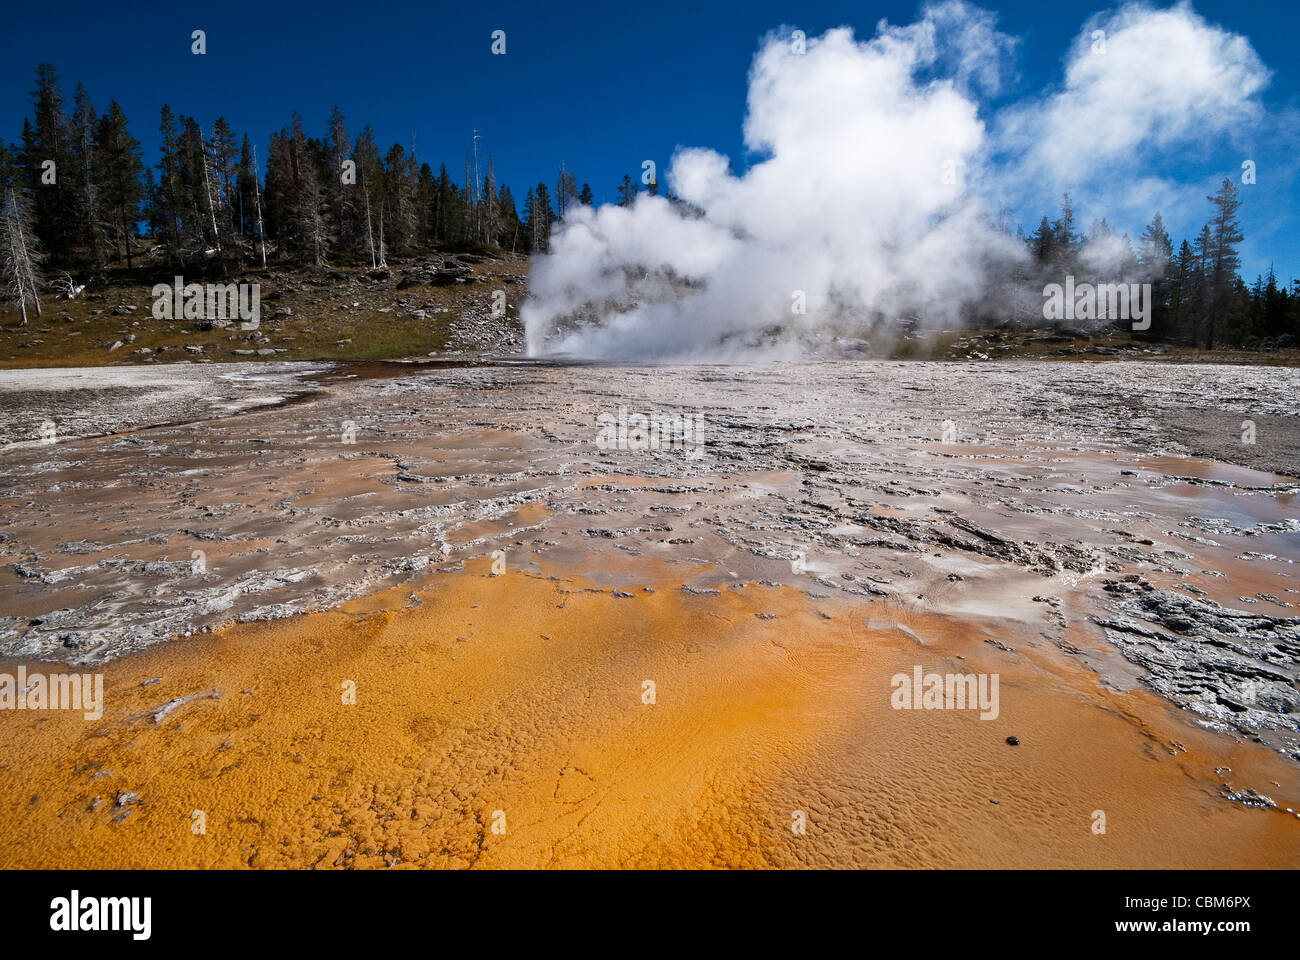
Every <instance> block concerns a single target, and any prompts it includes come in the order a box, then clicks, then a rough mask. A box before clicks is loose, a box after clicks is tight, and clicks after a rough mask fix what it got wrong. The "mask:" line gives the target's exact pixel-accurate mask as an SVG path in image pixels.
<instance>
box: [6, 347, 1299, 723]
mask: <svg viewBox="0 0 1300 960" xmlns="http://www.w3.org/2000/svg"><path fill="white" fill-rule="evenodd" d="M356 370H357V372H360V373H362V374H364V375H362V376H354V375H352V374H351V373H350V372H349V371H348V370H346V369H340V370H338V371H336V372H335V373H334V374H331V375H328V376H324V377H316V378H314V382H313V383H311V384H310V385H307V384H304V383H302V382H301V381H300V380H295V379H294V378H295V376H299V375H300V374H301V372H302V371H291V370H285V369H282V368H280V367H278V366H277V365H272V364H266V365H249V369H248V370H247V371H242V372H241V371H232V370H231V369H230V368H228V367H227V368H221V369H220V370H216V369H214V368H190V369H187V370H183V371H179V370H173V371H168V373H169V376H170V382H169V384H167V385H163V384H160V383H159V382H157V381H156V380H154V379H151V378H157V377H159V376H160V371H157V370H140V371H134V370H132V371H114V374H113V375H114V378H115V379H114V381H113V382H112V383H111V384H109V385H108V386H107V387H105V388H104V389H108V390H110V391H112V392H111V399H109V400H108V401H107V402H106V403H103V404H101V403H100V402H99V401H95V402H89V403H88V402H87V400H86V398H85V396H84V395H82V394H80V393H76V392H75V390H76V389H85V388H86V384H85V383H84V382H82V381H79V380H77V379H76V378H68V380H67V386H68V388H69V392H68V393H67V395H66V396H62V397H60V391H59V390H58V384H57V378H56V377H54V375H53V374H49V375H46V376H45V377H44V379H43V380H41V382H40V383H39V384H32V385H29V387H30V388H31V389H32V390H37V388H38V387H39V390H38V391H37V392H36V393H32V394H31V396H32V398H33V399H32V400H31V405H32V406H31V409H30V410H29V411H25V410H24V407H23V403H24V400H23V396H24V393H23V390H22V389H20V388H15V385H14V384H13V383H10V384H8V387H9V388H10V389H9V390H8V392H7V393H6V401H5V403H6V408H5V415H6V417H7V422H8V423H10V424H19V423H22V422H27V421H30V420H32V419H34V418H36V417H41V416H50V417H52V418H53V419H55V420H56V421H57V422H60V423H62V422H64V421H65V420H75V421H76V422H77V423H78V424H79V431H78V432H83V433H94V432H97V431H96V429H95V427H96V425H97V424H96V419H97V417H98V418H100V419H103V420H105V421H106V422H105V423H104V424H102V425H101V426H102V428H103V429H112V430H116V431H120V432H121V434H120V435H118V436H112V437H100V438H98V439H80V440H59V441H58V442H55V443H53V444H49V445H42V444H40V443H28V444H23V445H21V446H17V447H11V448H9V449H8V450H7V451H6V453H5V457H4V460H3V464H2V465H0V472H2V473H3V479H4V499H3V500H0V518H3V520H4V528H5V531H6V532H5V533H4V534H3V538H4V539H3V541H0V576H3V577H4V578H5V579H6V581H7V582H6V583H4V585H3V591H2V592H0V616H2V617H3V619H0V652H3V653H5V654H9V655H17V656H26V657H40V658H56V659H71V660H74V661H78V662H95V661H102V660H106V659H111V658H113V657H115V656H117V655H119V654H121V653H124V652H127V651H130V650H135V649H139V648H141V647H143V646H147V645H149V644H153V643H157V642H160V641H164V640H166V639H168V638H169V637H172V636H177V635H184V634H188V633H192V632H194V631H196V630H208V629H213V628H215V627H219V626H221V625H223V624H226V623H230V622H233V621H238V620H261V619H276V618H280V617H285V616H290V615H293V614H296V613H301V612H306V611H313V610H322V609H327V608H330V607H333V606H335V605H337V604H339V603H341V602H343V601H345V600H347V599H349V598H352V597H356V596H359V595H362V594H366V593H371V592H374V591H376V590H379V589H383V588H385V587H388V586H393V585H396V584H399V583H408V582H416V581H422V580H425V579H427V578H429V577H430V576H434V575H435V574H436V572H437V571H439V570H454V569H459V568H460V566H461V564H462V562H463V561H464V560H465V559H467V558H471V557H479V556H486V555H487V554H488V553H490V552H491V551H493V550H497V549H500V550H504V551H506V554H507V556H508V558H509V563H510V566H511V568H512V569H519V568H522V569H526V570H533V571H536V570H538V569H539V567H538V564H539V563H541V562H543V561H545V562H547V563H550V564H562V565H565V566H566V567H569V568H571V569H574V570H575V571H578V572H581V573H582V574H584V575H589V576H592V577H594V578H596V579H597V580H601V579H608V578H609V577H611V576H613V574H612V573H611V572H610V571H611V570H613V569H625V568H626V565H628V564H632V565H635V564H636V563H637V561H638V558H651V557H653V558H656V559H662V560H667V561H669V562H673V563H679V564H682V565H683V569H686V568H687V567H688V566H689V568H690V569H691V570H693V571H698V570H700V569H704V570H706V571H707V572H706V573H703V574H700V573H698V572H696V573H692V574H691V575H690V576H689V577H686V576H685V575H684V579H689V580H690V581H691V582H690V583H689V584H687V585H688V586H690V587H691V588H692V589H700V590H716V589H718V588H719V587H720V586H722V585H726V584H729V583H732V582H734V581H736V580H744V579H751V580H754V581H760V582H769V583H786V584H792V585H796V586H799V587H802V588H803V589H804V590H805V591H807V592H808V593H809V595H810V596H819V595H822V596H824V595H830V594H839V595H843V596H845V597H853V598H859V599H860V600H861V601H862V602H864V603H876V604H881V605H884V606H890V607H894V606H902V607H911V608H916V609H921V610H925V611H927V612H936V613H945V614H949V615H952V616H954V617H964V616H970V615H978V616H1000V617H1003V618H1005V619H1006V621H1007V623H1008V628H1007V634H1006V636H1005V637H1002V638H993V640H992V641H991V642H996V643H998V644H1001V645H1003V646H1005V647H1006V648H1008V649H1011V648H1014V647H1015V646H1016V645H1017V644H1018V643H1019V642H1021V639H1019V638H1017V637H1016V636H1015V635H1014V634H1016V633H1018V632H1023V631H1025V630H1028V631H1029V634H1030V635H1033V634H1034V633H1035V632H1037V633H1038V634H1040V635H1041V636H1043V637H1046V638H1048V639H1049V640H1050V641H1051V642H1052V643H1054V644H1056V645H1058V646H1060V647H1061V648H1062V649H1064V650H1066V651H1067V652H1071V653H1077V638H1074V639H1069V640H1067V633H1068V632H1069V631H1071V630H1073V629H1075V628H1076V625H1077V624H1078V623H1079V622H1080V621H1082V622H1084V623H1086V622H1087V621H1086V620H1083V618H1085V617H1087V616H1093V617H1095V618H1097V619H1098V620H1100V621H1102V622H1103V623H1104V626H1105V630H1106V633H1105V636H1106V637H1107V638H1108V639H1109V640H1110V642H1111V643H1112V644H1113V645H1114V647H1115V648H1116V649H1118V651H1120V652H1121V653H1122V654H1123V657H1124V658H1125V659H1126V660H1127V661H1128V662H1129V663H1131V664H1136V665H1137V666H1139V667H1141V668H1142V670H1143V671H1145V672H1146V673H1147V677H1146V682H1147V683H1148V684H1149V685H1150V686H1151V687H1152V688H1153V689H1155V690H1157V691H1159V692H1160V693H1162V694H1163V695H1165V696H1167V697H1169V698H1170V699H1171V700H1173V701H1174V702H1175V703H1178V704H1179V705H1180V706H1186V707H1188V708H1189V709H1193V710H1197V712H1199V713H1201V714H1202V715H1204V716H1205V717H1206V718H1207V719H1209V720H1211V721H1213V722H1215V723H1232V724H1234V725H1236V726H1243V725H1244V726H1245V727H1246V728H1248V729H1251V730H1255V729H1259V730H1265V731H1267V730H1273V731H1281V730H1289V731H1294V730H1295V729H1296V721H1297V717H1300V711H1298V710H1296V709H1294V704H1295V686H1294V685H1295V675H1296V660H1297V656H1296V640H1295V623H1294V621H1293V620H1290V619H1271V618H1270V615H1268V614H1262V611H1264V610H1268V611H1271V614H1273V615H1277V616H1281V617H1285V616H1286V615H1287V611H1288V610H1289V609H1290V608H1291V604H1292V603H1294V602H1296V601H1297V600H1300V592H1298V591H1297V581H1296V580H1295V579H1294V575H1293V572H1292V571H1293V561H1294V559H1295V558H1296V556H1297V553H1298V551H1297V543H1296V538H1297V536H1298V535H1300V534H1298V533H1297V529H1298V528H1300V524H1297V522H1296V520H1295V519H1294V509H1293V506H1292V505H1293V504H1294V502H1295V497H1296V495H1297V493H1298V492H1300V484H1297V483H1295V482H1292V481H1289V480H1287V479H1286V478H1283V477H1279V476H1275V475H1272V474H1265V473H1260V472H1257V471H1255V470H1249V469H1244V468H1238V467H1231V466H1226V465H1224V464H1221V463H1214V462H1211V461H1205V460H1193V459H1185V458H1181V457H1179V456H1177V454H1178V448H1177V446H1176V444H1175V443H1174V441H1172V440H1171V439H1170V438H1169V437H1170V434H1169V431H1168V430H1166V429H1164V428H1163V427H1162V424H1164V423H1167V422H1169V420H1170V418H1171V417H1174V416H1177V417H1181V418H1183V419H1189V418H1191V419H1194V418H1195V417H1196V415H1197V410H1207V411H1217V412H1218V413H1220V414H1222V415H1224V416H1230V417H1231V419H1233V420H1236V419H1237V418H1239V417H1246V416H1249V415H1257V416H1260V417H1269V418H1272V419H1270V420H1268V421H1262V422H1267V424H1268V428H1267V429H1262V428H1261V431H1260V435H1259V437H1258V439H1257V445H1262V446H1267V445H1268V444H1270V443H1275V444H1277V445H1278V446H1280V447H1284V446H1285V443H1290V442H1293V441H1294V436H1293V434H1295V433H1297V432H1300V431H1297V430H1296V429H1295V424H1296V422H1297V417H1296V415H1295V414H1296V411H1295V403H1294V397H1295V396H1296V395H1297V393H1300V391H1298V390H1297V387H1300V374H1298V373H1297V372H1295V371H1292V370H1286V369H1280V368H1259V367H1255V368H1230V367H1206V366H1199V367H1194V368H1181V367H1174V366H1161V367H1158V368H1152V367H1143V366H1141V365H1137V364H1123V363H1116V364H1108V365H1105V366H1096V365H1093V366H1086V365H1078V366H1074V365H1064V364H1052V365H1046V364H1036V363H1003V364H998V365H997V366H995V367H994V366H977V365H967V364H940V363H898V362H873V361H867V362H848V363H834V364H829V363H827V364H788V365H775V366H770V367H763V368H757V367H735V366H700V367H671V368H670V367H656V368H648V367H612V366H600V365H589V366H565V365H562V364H556V363H537V364H532V363H518V362H515V363H503V364H500V365H496V366H483V367H475V368H451V369H449V368H437V369H417V368H413V367H410V366H402V365H393V366H392V367H390V368H388V369H387V370H386V371H385V372H384V375H382V376H376V375H375V369H374V368H373V367H371V368H356ZM133 378H134V379H133ZM178 378H179V379H178ZM1193 379H1194V382H1193ZM295 384H296V386H295ZM308 386H309V387H310V389H311V390H312V391H314V392H313V393H307V389H308ZM19 387H21V385H19ZM160 395H165V396H166V397H170V398H171V399H166V400H162V401H160V400H158V399H157V398H158V397H159V396H160ZM285 395H297V396H300V399H299V402H297V403H296V404H294V405H292V406H287V407H285V406H280V407H273V408H272V407H266V406H263V407H258V406H257V405H256V403H257V402H258V400H259V398H260V400H261V401H262V402H265V401H266V399H267V397H268V396H273V397H275V398H282V397H283V396H285ZM150 397H153V398H155V399H154V400H150V399H149V398H150ZM177 398H179V399H177ZM159 403H163V404H164V405H165V406H167V408H168V409H169V410H171V411H172V412H173V413H174V412H176V411H177V410H178V409H180V410H186V409H188V410H189V411H191V412H192V413H193V415H194V416H195V417H196V418H198V419H196V420H195V422H192V423H173V424H171V425H167V426H162V427H156V428H150V429H133V428H132V426H131V424H133V423H134V424H148V423H153V422H157V412H158V409H159ZM620 409H624V410H625V411H626V413H627V415H629V416H631V415H635V414H637V413H642V414H645V415H647V417H650V416H652V415H654V416H659V415H662V416H663V417H674V416H676V417H681V416H690V417H698V418H699V422H700V424H702V427H701V429H700V431H699V434H698V436H697V437H695V441H696V442H692V443H691V444H690V445H685V446H683V445H681V444H674V442H666V443H665V444H664V445H662V446H660V447H659V448H658V449H638V448H637V445H636V444H635V443H628V444H620V443H617V442H616V443H612V444H610V443H605V444H603V445H602V444H601V443H600V442H598V441H599V437H600V434H601V429H602V428H601V426H600V424H601V422H602V421H601V418H602V417H604V418H606V422H608V419H609V418H616V417H618V416H619V413H620ZM10 430H11V434H12V433H16V434H18V435H22V433H21V430H20V429H19V427H17V426H14V427H11V428H10ZM1287 431H1289V432H1287ZM62 433H63V431H60V435H62ZM664 437H665V438H671V437H677V439H678V440H680V434H673V433H671V431H669V432H666V433H665V434H664ZM1202 439H1204V438H1203V437H1202ZM1221 445H1222V451H1223V452H1222V455H1223V456H1225V457H1228V456H1231V455H1232V451H1233V449H1234V448H1235V447H1240V446H1241V441H1240V437H1239V436H1238V435H1237V434H1236V433H1234V434H1232V435H1231V436H1229V437H1224V438H1222V444H1221ZM620 565H621V566H620ZM1123 576H1139V577H1140V578H1141V579H1142V581H1143V582H1144V583H1146V584H1148V585H1149V586H1150V589H1144V590H1142V591H1140V592H1134V593H1125V592H1122V591H1121V592H1117V591H1115V590H1107V589H1104V588H1103V584H1104V582H1105V581H1106V580H1107V579H1115V578H1117V577H1123ZM1116 582H1121V583H1122V582H1124V581H1122V580H1117V581H1116ZM1184 594H1187V595H1189V596H1184ZM1034 600H1038V601H1040V602H1039V603H1038V604H1035V603H1034V602H1033V601H1034ZM1048 601H1050V602H1048ZM1215 603H1217V604H1220V606H1219V607H1216V606H1214V605H1213V604H1215ZM1246 603H1250V604H1260V605H1261V607H1260V609H1261V615H1256V614H1252V613H1240V612H1233V611H1232V610H1230V609H1227V608H1232V607H1238V606H1240V605H1241V604H1246ZM1153 624H1154V626H1153ZM1095 632H1096V631H1095V628H1094V633H1095ZM1098 638H1099V639H1100V635H1098ZM1087 659H1088V662H1089V665H1090V666H1092V667H1093V668H1094V669H1097V670H1099V671H1100V672H1102V673H1103V675H1106V676H1107V677H1109V678H1111V679H1113V680H1115V681H1116V682H1119V683H1121V685H1122V684H1123V683H1128V682H1132V681H1133V680H1135V679H1138V677H1137V676H1134V674H1133V670H1132V667H1131V666H1125V665H1124V660H1123V659H1120V658H1117V657H1116V658H1108V657H1106V656H1105V655H1104V653H1097V652H1096V651H1094V652H1092V653H1091V654H1090V655H1089V656H1088V658H1087ZM1248 683H1255V684H1256V686H1255V687H1254V688H1251V689H1253V691H1254V693H1255V695H1256V699H1255V700H1254V701H1251V702H1243V697H1244V696H1245V694H1244V693H1243V690H1245V687H1244V685H1245V684H1248Z"/></svg>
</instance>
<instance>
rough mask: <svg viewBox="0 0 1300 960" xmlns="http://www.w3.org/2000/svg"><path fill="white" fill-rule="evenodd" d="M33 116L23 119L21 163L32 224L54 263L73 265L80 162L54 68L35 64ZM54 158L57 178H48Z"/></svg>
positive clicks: (43, 64)
mask: <svg viewBox="0 0 1300 960" xmlns="http://www.w3.org/2000/svg"><path fill="white" fill-rule="evenodd" d="M32 102H33V105H34V106H35V117H34V118H33V121H32V122H31V123H28V122H26V121H24V122H23V164H24V166H25V167H26V169H27V175H28V179H27V186H28V188H29V195H30V197H31V228H32V230H33V233H34V236H35V237H36V239H37V240H38V241H39V242H40V244H41V246H42V248H43V249H44V250H45V252H46V253H47V254H48V255H49V259H50V261H51V262H52V263H55V264H60V265H62V264H68V263H71V262H72V260H73V257H74V247H75V238H76V235H77V223H78V217H77V202H76V182H77V177H76V173H75V169H76V164H75V161H74V156H73V153H72V144H71V140H72V137H71V133H70V130H69V121H68V117H67V115H66V113H65V112H64V109H63V94H62V93H61V92H60V91H59V81H58V78H57V77H56V76H55V73H54V68H53V67H52V66H50V65H49V64H48V63H42V64H41V65H40V66H38V67H37V68H36V89H35V90H33V91H32ZM49 161H52V162H53V164H54V166H53V168H52V170H51V171H50V172H51V174H52V175H53V178H54V179H53V182H52V183H50V182H46V181H47V180H48V177H47V176H46V171H47V167H46V163H47V162H49Z"/></svg>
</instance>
